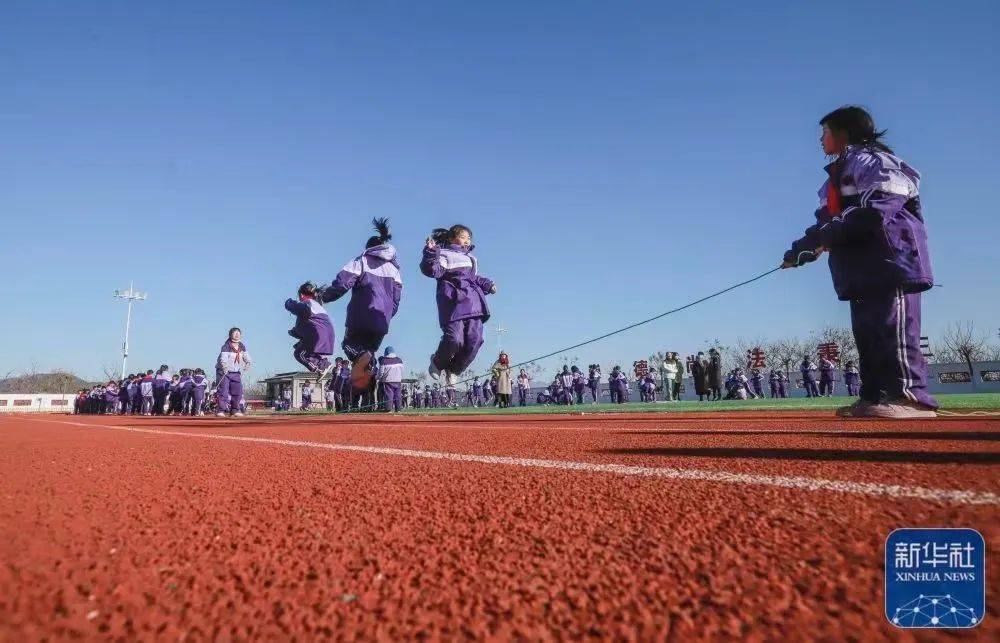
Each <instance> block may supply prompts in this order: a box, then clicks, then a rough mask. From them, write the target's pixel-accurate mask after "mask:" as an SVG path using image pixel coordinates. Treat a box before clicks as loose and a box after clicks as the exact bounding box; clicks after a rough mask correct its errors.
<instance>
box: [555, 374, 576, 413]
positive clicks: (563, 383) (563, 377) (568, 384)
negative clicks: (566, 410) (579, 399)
mask: <svg viewBox="0 0 1000 643" xmlns="http://www.w3.org/2000/svg"><path fill="white" fill-rule="evenodd" d="M556 379H558V380H559V387H560V392H561V393H562V397H561V398H560V400H559V403H560V404H565V405H567V406H570V405H572V404H573V374H572V373H570V372H569V366H563V370H562V373H559V375H557V376H556Z"/></svg>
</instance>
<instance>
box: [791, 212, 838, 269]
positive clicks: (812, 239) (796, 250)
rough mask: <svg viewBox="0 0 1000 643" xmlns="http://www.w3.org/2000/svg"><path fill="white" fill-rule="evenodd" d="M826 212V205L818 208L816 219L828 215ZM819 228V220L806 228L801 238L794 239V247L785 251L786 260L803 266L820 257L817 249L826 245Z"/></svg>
mask: <svg viewBox="0 0 1000 643" xmlns="http://www.w3.org/2000/svg"><path fill="white" fill-rule="evenodd" d="M826 212H827V210H826V207H825V206H824V207H822V208H820V209H819V210H816V219H817V220H822V219H823V218H825V217H827V216H828V215H827V214H826ZM819 229H820V224H819V223H818V222H817V223H816V224H814V225H811V226H809V227H808V228H806V231H805V233H804V234H803V235H802V236H801V237H800V238H799V239H797V240H795V241H793V242H792V247H791V248H790V249H788V250H787V251H786V252H785V256H784V260H785V261H786V262H787V263H790V264H792V265H794V266H801V265H803V264H807V263H810V262H812V261H816V259H817V257H818V255H817V254H816V249H817V248H819V247H820V246H823V245H824V244H823V241H822V239H821V237H820V234H819Z"/></svg>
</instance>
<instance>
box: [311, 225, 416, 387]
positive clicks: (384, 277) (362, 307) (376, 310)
mask: <svg viewBox="0 0 1000 643" xmlns="http://www.w3.org/2000/svg"><path fill="white" fill-rule="evenodd" d="M372 223H373V224H374V225H375V230H376V232H378V234H377V235H376V236H373V237H370V238H369V239H368V242H367V243H366V244H365V251H364V252H363V253H361V256H359V257H357V258H356V259H354V260H353V261H351V262H350V263H348V264H347V265H346V266H344V267H343V268H341V269H340V272H338V273H337V277H336V279H334V281H333V283H332V284H330V285H329V286H327V287H326V288H322V289H320V291H319V293H318V300H319V302H320V303H324V302H330V301H337V300H338V299H340V298H341V297H343V296H344V295H345V294H346V293H347V292H348V291H350V292H351V301H350V303H348V304H347V320H346V321H345V323H344V341H343V343H342V344H341V347H342V348H343V349H344V352H345V353H346V354H347V359H349V360H350V361H351V362H352V363H353V367H352V369H351V381H352V383H353V385H354V387H355V388H358V389H367V388H368V386H369V385H370V384H371V375H372V373H373V372H374V370H375V369H374V366H375V365H374V363H373V362H374V355H375V352H376V351H378V349H379V347H380V346H381V345H382V340H383V339H385V336H386V335H388V334H389V322H390V321H392V318H393V317H395V316H396V313H397V312H398V311H399V300H400V298H401V297H402V296H403V276H402V274H401V273H400V271H399V262H398V261H397V260H396V248H395V246H393V245H392V244H391V243H389V240H390V239H392V234H390V232H389V220H388V219H374V220H373V221H372Z"/></svg>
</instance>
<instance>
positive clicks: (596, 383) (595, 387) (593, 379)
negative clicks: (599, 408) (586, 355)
mask: <svg viewBox="0 0 1000 643" xmlns="http://www.w3.org/2000/svg"><path fill="white" fill-rule="evenodd" d="M589 371H590V372H589V374H588V376H587V388H589V389H590V397H591V398H593V399H592V402H593V403H594V404H597V394H598V393H599V392H600V390H601V367H600V366H598V365H597V364H591V365H590V369H589Z"/></svg>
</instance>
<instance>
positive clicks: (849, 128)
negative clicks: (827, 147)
mask: <svg viewBox="0 0 1000 643" xmlns="http://www.w3.org/2000/svg"><path fill="white" fill-rule="evenodd" d="M819 124H820V125H826V126H827V127H829V128H830V130H831V131H832V132H835V133H837V134H844V135H846V136H847V142H848V144H850V145H865V146H869V147H874V148H877V149H879V150H882V151H883V152H888V153H889V154H892V153H893V152H892V150H891V149H890V148H889V146H888V145H886V144H885V143H883V142H882V137H883V136H885V130H877V129H875V120H874V119H873V118H872V115H871V114H869V113H868V112H867V111H866V110H865V109H863V108H861V107H858V106H857V105H847V106H845V107H839V108H837V109H835V110H833V111H832V112H830V113H829V114H827V115H826V116H824V117H823V118H821V119H819Z"/></svg>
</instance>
